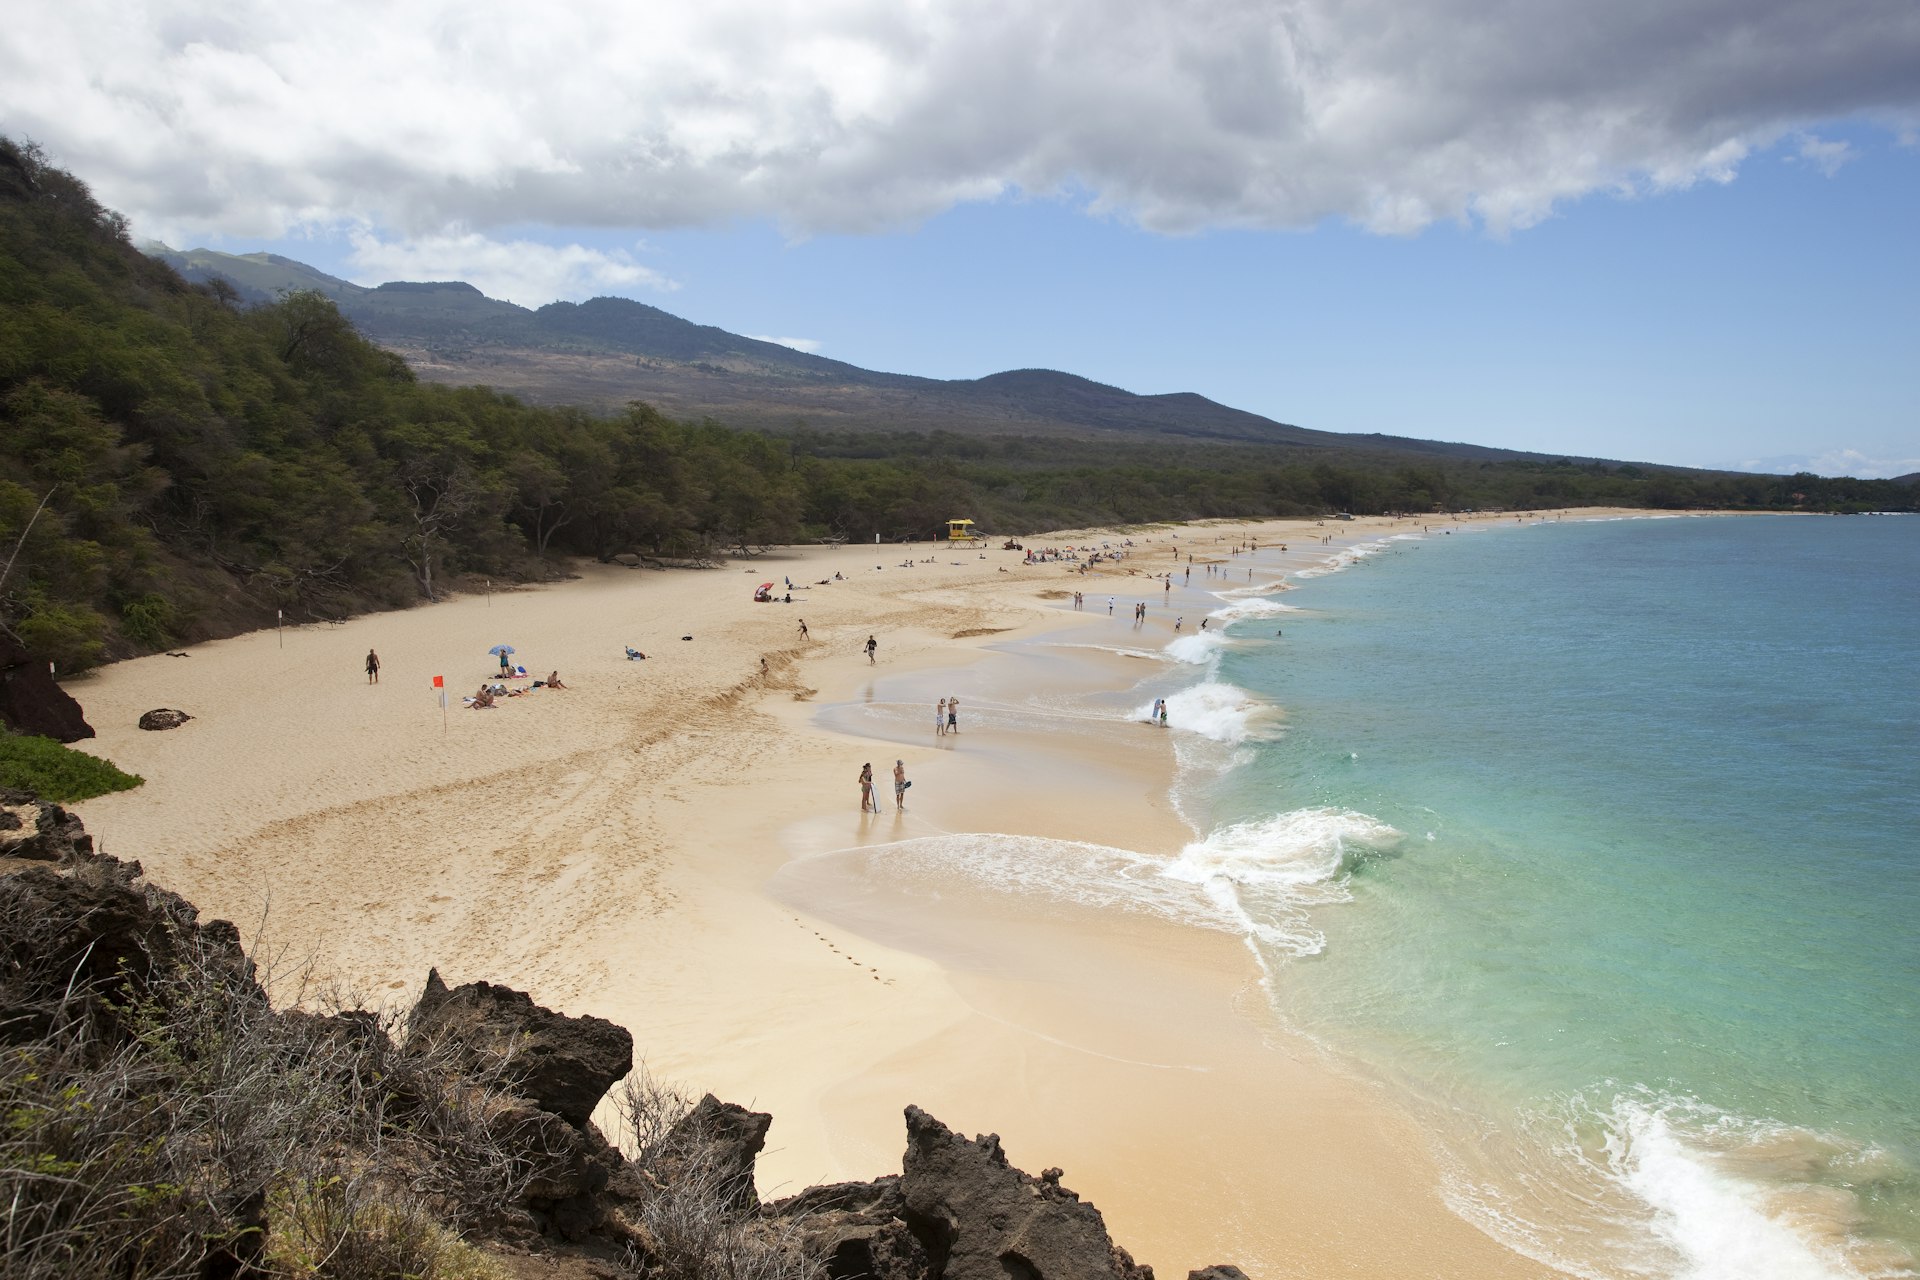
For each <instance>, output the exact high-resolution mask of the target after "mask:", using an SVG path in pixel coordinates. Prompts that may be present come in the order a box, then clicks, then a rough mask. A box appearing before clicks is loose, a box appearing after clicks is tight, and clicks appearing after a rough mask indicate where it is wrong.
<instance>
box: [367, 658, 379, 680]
mask: <svg viewBox="0 0 1920 1280" xmlns="http://www.w3.org/2000/svg"><path fill="white" fill-rule="evenodd" d="M367 683H368V684H379V683H380V655H379V654H377V653H375V652H374V651H373V650H371V649H369V650H367Z"/></svg>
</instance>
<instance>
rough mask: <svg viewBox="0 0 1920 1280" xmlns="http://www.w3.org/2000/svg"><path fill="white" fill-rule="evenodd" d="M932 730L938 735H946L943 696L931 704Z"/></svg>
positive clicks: (945, 710) (944, 700) (945, 705)
mask: <svg viewBox="0 0 1920 1280" xmlns="http://www.w3.org/2000/svg"><path fill="white" fill-rule="evenodd" d="M933 731H934V733H935V734H936V735H938V736H939V737H942V738H944V737H946V736H947V700H946V699H945V698H942V699H940V701H938V702H936V703H934V704H933Z"/></svg>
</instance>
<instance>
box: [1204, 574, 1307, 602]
mask: <svg viewBox="0 0 1920 1280" xmlns="http://www.w3.org/2000/svg"><path fill="white" fill-rule="evenodd" d="M1291 590H1293V588H1292V587H1290V586H1289V585H1288V584H1287V580H1286V579H1285V578H1281V579H1279V580H1278V581H1275V582H1249V583H1247V584H1246V585H1245V586H1241V587H1228V588H1227V589H1226V590H1224V591H1216V592H1214V593H1213V594H1214V595H1216V596H1218V597H1219V598H1220V599H1222V600H1243V599H1245V598H1246V597H1248V596H1270V595H1272V594H1274V593H1275V592H1277V591H1291Z"/></svg>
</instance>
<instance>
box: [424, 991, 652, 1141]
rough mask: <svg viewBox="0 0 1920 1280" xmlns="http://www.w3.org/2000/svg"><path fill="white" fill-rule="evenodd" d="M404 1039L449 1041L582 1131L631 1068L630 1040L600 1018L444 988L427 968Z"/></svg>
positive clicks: (520, 997) (504, 995) (510, 994)
mask: <svg viewBox="0 0 1920 1280" xmlns="http://www.w3.org/2000/svg"><path fill="white" fill-rule="evenodd" d="M407 1029H408V1034H409V1035H410V1036H413V1035H420V1036H426V1037H428V1038H430V1039H440V1038H443V1037H445V1038H451V1039H452V1040H453V1041H455V1042H456V1043H457V1044H458V1045H460V1046H461V1048H462V1049H463V1050H464V1051H465V1052H466V1053H467V1055H468V1056H469V1058H470V1060H471V1061H473V1062H475V1064H476V1065H481V1066H483V1067H484V1068H492V1067H498V1068H500V1069H501V1070H503V1071H504V1073H505V1076H506V1079H507V1080H508V1081H510V1082H511V1084H512V1087H513V1089H514V1091H515V1092H517V1093H518V1094H519V1095H520V1096H521V1097H523V1098H525V1099H527V1101H529V1102H531V1103H533V1104H534V1105H535V1106H536V1107H539V1108H540V1109H541V1110H543V1111H551V1112H553V1113H554V1114H555V1115H557V1116H559V1117H560V1118H561V1119H563V1120H565V1121H566V1122H567V1123H568V1124H570V1125H573V1126H574V1127H575V1128H583V1127H585V1125H586V1124H587V1118H588V1117H589V1116H591V1115H592V1114H593V1109H594V1108H595V1107H596V1106H598V1105H599V1104H600V1099H602V1098H604V1097H606V1095H607V1090H608V1089H610V1088H612V1087H613V1085H614V1082H615V1081H617V1080H619V1079H620V1078H621V1077H622V1076H624V1075H626V1074H627V1072H629V1071H631V1070H633V1037H632V1036H631V1035H629V1034H628V1033H627V1030H626V1028H624V1027H617V1026H615V1025H614V1024H613V1023H611V1022H608V1021H607V1020H606V1019H605V1018H593V1017H585V1018H570V1017H568V1016H567V1015H566V1014H563V1013H555V1012H554V1011H553V1010H551V1009H545V1008H542V1007H541V1006H539V1005H537V1004H535V1003H534V1002H533V998H532V997H531V996H529V995H527V994H526V993H525V992H524V991H515V990H513V989H512V988H511V987H497V986H494V985H493V984H492V983H490V982H470V983H468V984H467V985H465V986H462V987H454V988H452V989H451V990H450V989H448V987H447V984H446V983H445V982H443V981H442V980H441V978H440V971H439V970H437V969H435V970H432V971H430V972H429V973H428V974H427V986H426V990H425V991H424V992H423V993H422V994H421V996H420V1000H419V1003H418V1004H416V1005H415V1006H414V1009H413V1013H412V1014H411V1015H410V1016H409V1018H408V1021H407Z"/></svg>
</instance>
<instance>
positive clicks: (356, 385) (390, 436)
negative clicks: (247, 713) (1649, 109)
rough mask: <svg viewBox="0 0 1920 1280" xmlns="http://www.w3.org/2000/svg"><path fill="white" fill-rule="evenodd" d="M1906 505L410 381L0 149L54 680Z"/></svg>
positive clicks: (9, 383) (8, 621) (18, 600)
mask: <svg viewBox="0 0 1920 1280" xmlns="http://www.w3.org/2000/svg"><path fill="white" fill-rule="evenodd" d="M1914 503H1915V492H1914V489H1913V487H1912V486H1911V485H1906V484H1896V483H1894V482H1891V481H1855V480H1822V479H1819V478H1817V477H1813V476H1806V475H1803V476H1794V477H1785V478H1783V477H1769V476H1748V475H1721V474H1713V473H1701V472H1688V471H1674V470H1667V469H1655V468H1637V467H1633V466H1616V465H1611V464H1585V465H1578V464H1575V463H1573V462H1570V461H1569V462H1557V463H1556V462H1545V463H1538V464H1536V463H1521V462H1501V463H1478V462H1435V461H1432V460H1429V459H1419V460H1418V461H1417V462H1412V463H1410V462H1409V459H1408V455H1404V454H1403V455H1397V456H1396V455H1393V454H1391V453H1368V452H1364V451H1358V450H1355V451H1345V450H1304V449H1299V448H1288V449H1283V448H1277V447H1262V446H1246V445H1210V446H1208V445H1194V444H1188V443H1181V442H1171V441H1170V442H1168V443H1166V444H1158V443H1152V444H1140V443H1133V442H1128V443H1123V444H1109V443H1104V442H1101V441H1097V440H1086V441H1062V440H1046V441H1034V440H1026V439H1021V438H1012V437H1009V438H981V437H973V436H968V437H959V436H953V437H948V436H943V435H940V434H933V435H916V434H891V433H870V434H858V435H855V434H844V433H842V434H835V433H827V432H818V431H811V430H807V429H805V428H796V429H794V430H792V431H788V432H780V433H769V432H759V431H741V430H732V429H729V428H727V427H725V426H723V425H721V424H719V423H716V422H711V421H706V422H680V421H674V420H672V419H669V418H667V417H665V416H663V415H662V414H660V413H658V412H656V411H655V410H654V409H652V408H650V407H649V406H646V405H643V404H634V405H631V406H629V407H628V408H627V410H626V411H625V412H623V413H619V414H616V415H612V416H602V415H595V414H592V413H588V412H586V411H583V410H577V409H568V408H552V407H536V406H529V405H525V404H522V403H519V402H518V401H516V400H515V399H513V398H512V397H510V396H506V395H501V394H498V393H496V392H493V391H490V390H487V389H484V388H453V387H444V386H437V385H432V384H427V383H422V382H418V381H416V380H415V379H414V377H413V375H412V373H411V371H410V370H409V369H408V367H407V365H406V364H405V362H404V361H402V360H401V359H400V358H399V357H398V356H395V355H393V354H391V353H389V352H386V351H383V350H382V349H380V348H378V347H376V346H374V345H373V344H372V343H370V342H368V341H366V340H365V339H364V338H362V337H361V336H360V335H359V334H358V333H357V332H355V330H354V328H353V326H352V325H351V324H349V323H348V322H347V321H346V320H345V319H344V318H343V317H342V316H341V315H340V313H339V311H338V310H337V309H336V308H335V307H334V305H333V303H332V302H331V301H329V300H328V299H327V298H325V297H323V296H322V295H320V294H317V293H294V294H289V295H286V296H283V297H282V298H280V299H279V300H278V301H276V302H273V303H270V304H267V305H263V306H255V307H243V306H240V305H239V303H238V299H237V298H235V297H234V296H233V294H232V292H231V290H229V289H225V288H222V287H221V285H220V282H218V281H216V282H214V283H213V284H212V285H204V286H195V285H189V284H188V283H187V282H186V281H184V280H183V279H182V278H181V277H180V276H179V275H178V274H176V273H175V272H174V271H173V269H172V268H170V267H168V266H166V265H164V264H162V263H160V262H157V261H155V260H153V259H150V258H148V257H146V256H145V255H143V254H141V253H140V252H138V251H137V250H135V249H134V248H133V247H132V245H131V244H130V243H129V241H128V239H127V227H126V223H125V221H124V219H122V218H121V217H120V216H119V215H117V214H115V213H113V212H111V211H109V210H107V209H104V208H102V207H101V206H100V205H99V204H98V202H96V201H95V200H94V199H93V197H92V195H91V194H90V193H89V191H88V190H87V188H86V186H85V184H84V183H82V182H81V181H80V180H79V179H77V178H75V177H73V176H72V175H71V174H68V173H66V172H64V171H62V170H60V169H59V168H57V167H55V166H54V165H52V164H51V163H49V162H48V161H47V159H46V158H45V157H44V156H43V155H42V154H41V153H40V152H38V151H37V150H36V149H34V148H33V147H31V146H22V145H19V144H16V143H14V142H11V141H7V140H4V139H0V628H3V629H4V630H5V631H6V632H8V633H10V634H11V635H12V636H13V637H14V638H15V639H17V640H19V641H20V642H21V643H22V644H23V645H24V646H25V647H26V648H27V649H28V650H29V651H30V652H31V653H33V654H35V655H38V656H42V657H45V658H47V659H49V660H51V661H53V662H55V663H57V664H58V666H59V668H60V670H62V671H63V672H71V671H75V670H80V669H84V668H86V667H88V666H91V665H93V664H96V663H98V662H101V661H103V660H106V659H109V658H114V657H121V656H127V655H131V654H135V653H141V652H152V651H154V650H157V649H161V648H165V647H168V646H171V645H175V644H180V643H186V642H190V641H193V640H199V639H205V638H209V637H212V636H218V635H230V634H234V633H236V632H238V631H241V630H245V629H248V628H250V627H255V626H260V625H267V624H270V623H271V622H272V621H273V620H274V617H275V614H276V611H281V612H283V613H284V615H285V617H286V618H287V619H288V620H289V621H310V620H315V619H321V618H337V617H343V616H346V615H348V614H352V613H356V612H361V611H365V610H368V609H377V608H388V607H396V606H400V605H404V604H408V603H411V602H414V601H417V600H420V599H423V598H433V597H434V596H436V595H438V594H439V593H440V592H442V591H443V590H445V589H446V588H447V587H448V586H449V585H450V584H452V583H455V582H457V581H459V580H461V579H462V578H471V577H473V576H476V575H488V576H491V577H494V578H509V579H511V578H521V579H528V578H538V577H542V576H549V575H551V574H552V573H553V572H556V571H557V570H556V569H555V568H554V567H553V566H554V565H555V564H556V563H557V562H558V561H559V560H560V559H562V558H564V557H569V556H579V555H588V556H597V557H602V558H607V557H612V556H615V555H620V554H624V553H633V554H638V555H641V556H645V557H658V558H660V559H662V560H683V561H702V560H710V559H713V558H717V557H719V556H723V555H727V554H740V553H746V554H751V553H753V552H754V551H756V550H758V549H761V548H765V547H768V546H771V545H774V544H778V543H784V542H793V541H803V540H809V539H813V538H818V537H827V536H840V537H846V538H850V539H854V540H859V541H871V540H872V539H873V538H874V537H875V535H876V534H877V535H879V536H880V537H882V538H885V539H888V540H893V539H900V538H924V537H927V536H929V535H930V534H932V533H933V532H934V531H935V530H936V529H937V528H938V527H939V525H940V524H941V523H942V522H944V521H945V520H947V519H949V518H951V517H955V516H969V517H971V518H972V519H974V520H976V521H978V522H979V523H980V525H981V526H982V527H983V528H985V529H987V530H989V531H990V532H992V533H993V534H995V535H1002V534H1016V535H1017V534H1028V533H1031V532H1034V531H1038V530H1044V529H1049V528H1067V527H1076V526H1085V525H1090V524H1096V523H1114V522H1139V521H1151V520H1178V519H1195V518H1202V517H1209V516H1271V515H1303V514H1315V513H1322V512H1326V511H1332V510H1348V511H1354V512H1377V511H1386V510H1404V511H1431V510H1434V509H1435V508H1463V507H1477V508H1482V509H1485V508H1492V507H1504V508H1509V509H1521V508H1530V507H1544V506H1575V505H1591V504H1622V505H1638V506H1649V507H1682V506H1710V507H1736V508H1756V509H1763V508H1782V509H1787V508H1796V507H1797V508H1801V509H1808V508H1812V509H1826V510H1850V509H1853V510H1859V509H1912V508H1913V507H1914Z"/></svg>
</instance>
